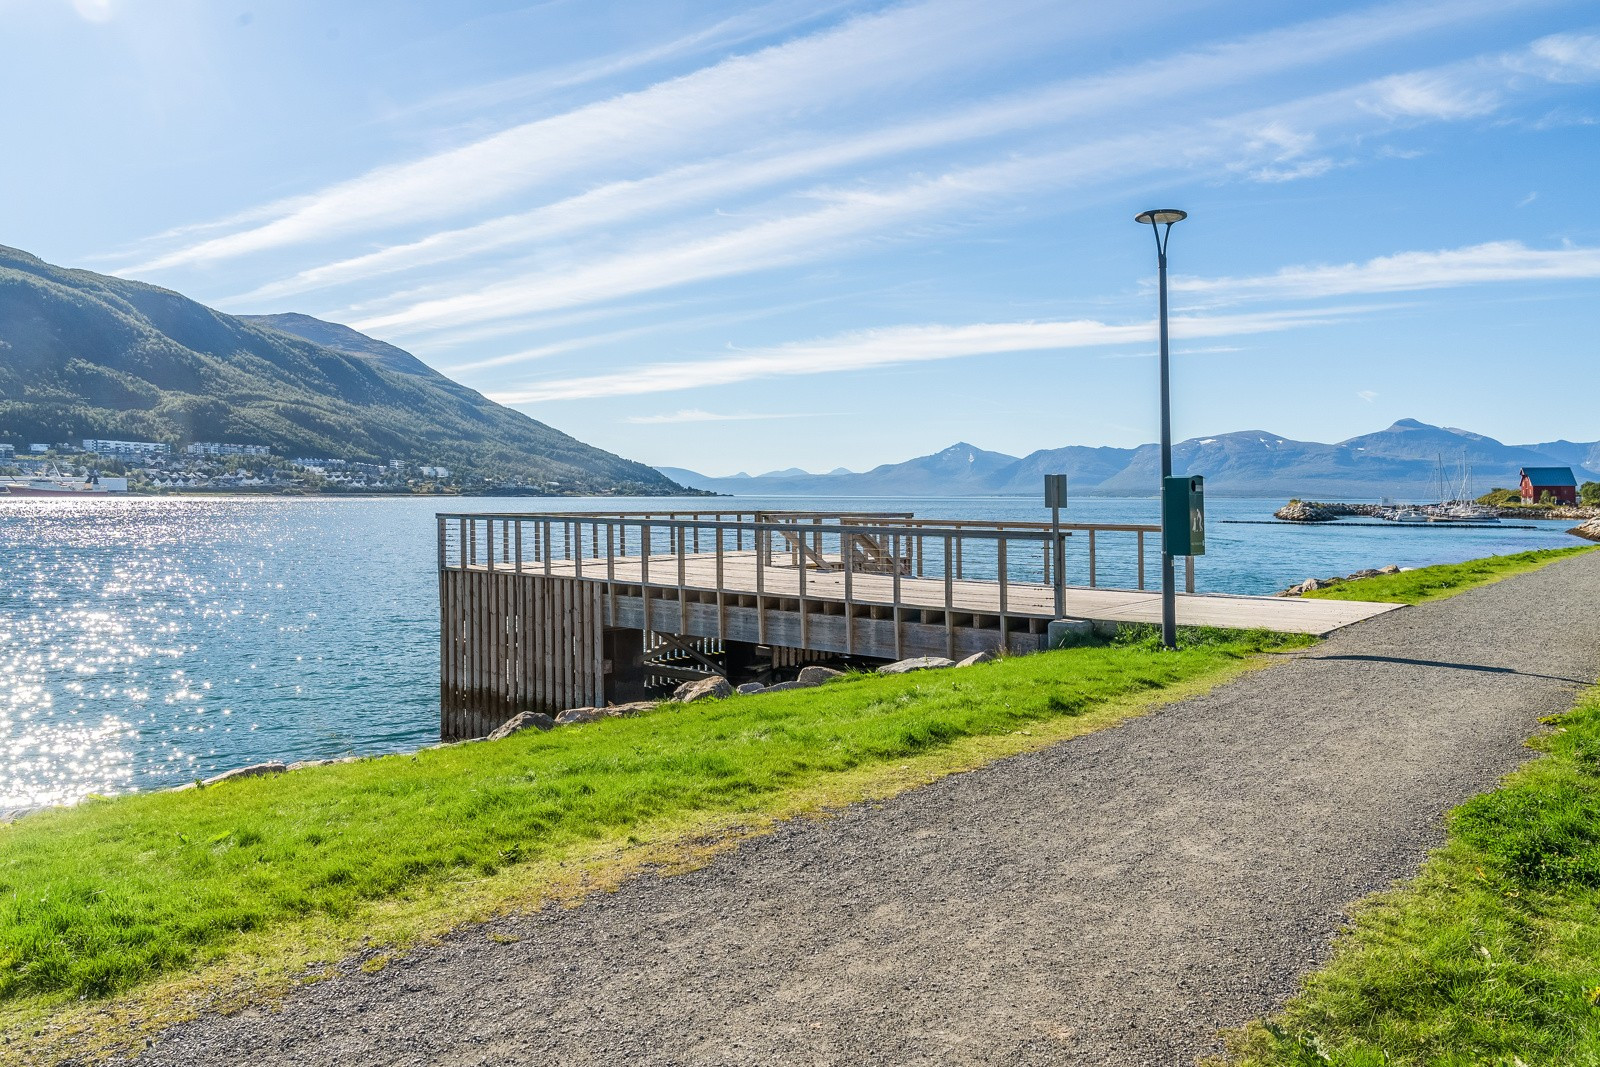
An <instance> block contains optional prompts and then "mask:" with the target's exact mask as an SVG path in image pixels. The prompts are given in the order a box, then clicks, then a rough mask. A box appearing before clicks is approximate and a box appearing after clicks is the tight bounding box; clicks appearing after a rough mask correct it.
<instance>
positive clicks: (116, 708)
mask: <svg viewBox="0 0 1600 1067" xmlns="http://www.w3.org/2000/svg"><path fill="white" fill-rule="evenodd" d="M1278 503H1280V501H1260V500H1225V499H1213V500H1211V501H1209V502H1208V516H1209V518H1210V528H1209V530H1208V535H1207V536H1208V554H1207V555H1206V557H1205V558H1204V559H1203V560H1201V562H1200V564H1199V566H1198V568H1197V577H1198V581H1197V586H1198V588H1199V590H1200V591H1202V592H1208V591H1209V592H1234V593H1268V592H1272V591H1273V590H1276V589H1281V588H1283V587H1284V586H1286V585H1289V584H1291V583H1293V582H1297V581H1300V580H1301V579H1303V578H1306V577H1310V576H1319V577H1322V576H1327V575H1330V574H1343V573H1348V572H1350V571H1353V570H1357V569H1360V568H1363V567H1375V566H1382V565H1384V564H1388V563H1396V564H1399V565H1401V566H1407V567H1410V566H1422V565H1426V564H1429V563H1440V562H1453V561H1457V560H1462V559H1469V558H1472V557H1476V556H1484V555H1489V554H1493V553H1505V552H1516V551H1522V550H1524V549H1528V548H1548V547H1556V546H1559V545H1564V544H1574V543H1576V542H1575V541H1573V539H1572V538H1570V537H1568V536H1567V535H1566V534H1565V532H1564V531H1565V529H1566V527H1567V526H1568V525H1570V524H1569V523H1561V522H1557V523H1542V524H1539V526H1540V528H1539V529H1536V530H1512V529H1485V530H1452V529H1435V528H1415V527H1400V526H1394V525H1384V526H1381V527H1374V526H1362V527H1353V526H1344V525H1335V526H1320V527H1298V526H1282V525H1270V526H1269V525H1230V524H1227V523H1226V522H1224V521H1222V520H1226V519H1254V520H1260V519H1267V518H1270V516H1271V512H1272V509H1273V508H1274V507H1276V506H1277V505H1278ZM713 507H715V508H719V509H733V508H746V509H748V508H753V507H773V508H780V509H781V508H788V509H794V508H814V509H818V510H829V509H837V508H842V509H847V510H857V511H861V510H867V509H870V508H879V509H882V510H892V511H911V512H915V513H916V514H917V515H919V516H923V517H938V518H1005V519H1034V520H1039V519H1043V518H1046V517H1047V515H1046V513H1045V512H1044V511H1043V509H1042V508H1041V507H1040V506H1039V505H1038V504H1037V503H1036V502H1035V501H1032V500H1023V499H1010V498H1006V499H947V500H928V499H916V500H899V499H897V500H883V501H865V500H859V499H852V500H821V499H806V500H796V499H786V500H776V499H759V500H758V499H729V498H721V499H716V500H709V499H705V498H694V499H680V500H664V499H659V498H656V499H651V500H623V499H617V498H607V499H562V500H505V499H484V500H458V499H439V498H405V499H352V500H330V499H303V498H302V499H291V498H260V499H252V498H237V497H236V498H218V499H184V498H161V499H155V498H144V499H126V500H96V501H74V500H15V501H0V753H3V754H4V757H5V758H4V760H3V761H0V810H5V809H11V808H21V807H31V806H36V805H41V804H50V803H60V802H70V801H73V800H77V799H80V798H82V797H83V796H85V795H87V794H91V793H104V794H110V793H121V792H128V791H133V790H148V789H157V788H162V787H165V786H171V785H176V784H181V783H183V782H186V781H192V780H193V779H195V778H199V777H204V776H206V775H210V774H213V773H216V772H218V771H221V770H226V769H229V768H232V767H238V766H243V765H246V764H250V763H255V762H260V761H262V760H266V759H273V758H276V759H283V760H286V761H292V760H296V759H314V758H320V757H327V756H338V755H345V754H350V753H382V752H395V751H403V750H407V749H414V748H416V747H418V746H421V745H426V744H430V743H432V742H434V741H436V740H437V739H438V728H439V727H438V673H437V672H438V619H437V602H436V596H437V587H436V584H435V579H434V567H435V546H434V530H435V524H434V518H433V516H434V513H435V512H437V511H440V510H447V511H480V512H481V511H488V512H498V511H523V512H526V511H583V510H598V509H606V510H627V509H634V508H651V509H656V510H667V509H674V508H678V509H694V508H713ZM1064 519H1066V520H1067V521H1074V522H1154V521H1156V519H1157V508H1156V502H1155V501H1154V500H1110V499H1094V498H1081V499H1076V500H1074V501H1073V502H1072V505H1071V507H1070V508H1069V510H1068V513H1067V514H1066V515H1065V516H1064ZM1122 536H1123V537H1128V536H1129V535H1122ZM1072 547H1073V555H1072V558H1071V559H1070V560H1069V570H1068V574H1069V580H1076V581H1081V576H1082V574H1083V568H1084V566H1085V564H1086V561H1085V559H1084V552H1085V550H1086V545H1085V544H1084V543H1083V539H1082V538H1081V537H1080V538H1078V539H1076V540H1075V542H1072ZM1151 551H1152V553H1153V552H1154V544H1152V545H1151ZM1153 559H1154V557H1153V555H1152V560H1153ZM1100 568H1101V580H1102V581H1112V582H1116V581H1118V580H1121V581H1127V580H1129V579H1130V578H1131V568H1132V550H1131V542H1124V543H1122V544H1120V545H1119V543H1118V542H1117V541H1116V540H1114V539H1113V537H1112V536H1111V535H1107V536H1106V538H1105V540H1103V541H1102V542H1101V545H1100ZM1149 577H1150V580H1151V581H1152V582H1154V581H1155V578H1156V571H1155V567H1154V563H1153V562H1152V564H1151V570H1150V572H1149Z"/></svg>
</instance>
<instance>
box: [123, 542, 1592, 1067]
mask: <svg viewBox="0 0 1600 1067" xmlns="http://www.w3.org/2000/svg"><path fill="white" fill-rule="evenodd" d="M1596 603H1600V555H1585V556H1578V557H1574V558H1572V559H1570V560H1565V561H1562V562H1559V563H1556V564H1553V565H1551V566H1549V567H1546V568H1544V569H1543V570H1540V571H1536V572H1533V573H1530V574H1525V575H1520V576H1518V577H1514V578H1510V579H1507V580H1506V581H1503V582H1500V583H1497V584H1495V585H1490V586H1485V587H1483V588H1481V589H1478V590H1475V591H1473V592H1471V593H1467V594H1464V595H1462V596H1459V597H1456V598H1454V599H1451V600H1446V601H1441V602H1438V603H1434V604H1426V605H1422V606H1419V607H1414V608H1410V609H1407V610H1405V611H1401V612H1394V613H1392V614H1389V615H1385V616H1382V617H1380V618H1377V619H1374V620H1371V621H1369V622H1366V623H1363V624H1360V625H1358V626H1355V627H1352V628H1350V629H1348V630H1345V631H1342V632H1340V633H1337V634H1335V635H1334V636H1333V637H1332V638H1331V639H1330V640H1329V641H1328V642H1327V643H1326V644H1325V645H1323V646H1322V649H1321V651H1323V652H1324V653H1326V654H1323V655H1313V656H1302V657H1296V658H1291V659H1286V660H1284V661H1282V662H1280V663H1278V664H1277V665H1275V666H1273V667H1272V668H1270V669H1268V670H1264V671H1259V672H1256V673H1254V674H1251V675H1247V676H1245V677H1243V678H1241V679H1239V680H1238V681H1236V682H1234V683H1232V684H1230V685H1227V686H1225V687H1223V688H1221V689H1219V690H1217V691H1216V692H1215V693H1213V694H1211V695H1210V696H1207V697H1203V698H1200V699H1195V700H1190V701H1185V702H1183V703H1181V704H1175V705H1172V706H1171V707H1168V708H1166V709H1165V710H1163V711H1160V712H1158V713H1156V714H1153V715H1150V716H1148V717H1145V718H1141V719H1136V720H1133V721H1131V722H1128V723H1126V724H1124V725H1122V726H1120V727H1117V728H1114V729H1109V730H1104V731H1101V732H1099V733H1095V734H1091V735H1088V736H1086V737H1082V738H1079V739H1076V740H1074V741H1071V742H1068V743H1065V744H1062V745H1058V746H1056V747H1054V748H1051V749H1047V750H1044V751H1041V752H1035V753H1032V754H1029V755H1025V756H1018V757H1013V758H1011V759H1007V760H1004V761H1001V762H999V763H996V764H994V765H992V766H990V767H988V768H985V769H983V770H980V771H975V772H972V773H969V774H962V775H956V776H953V777H950V778H947V779H944V780H942V781H940V782H937V783H934V784H933V785H930V786H927V787H925V788H922V789H918V790H915V791H913V792H910V793H906V794H903V795H902V796H900V797H898V798H896V799H894V800H892V801H889V802H886V803H883V804H874V805H862V806H857V807H853V808H850V809H848V810H846V811H844V812H842V813H839V814H838V815H837V816H836V817H834V818H830V819H823V820H813V819H804V820H795V821H793V822H791V823H788V824H785V825H784V826H782V827H780V828H779V829H778V830H777V831H776V832H774V833H772V834H771V835H769V836H766V837H762V838H758V839H755V840H752V841H750V842H748V843H746V844H745V845H744V846H743V847H742V848H740V849H739V850H738V851H737V852H734V853H730V854H727V855H724V856H722V857H720V858H718V859H717V860H715V861H714V862H712V863H711V864H710V865H708V866H707V867H705V868H703V869H701V870H698V871H695V872H692V873H689V874H684V875H681V876H678V877H674V878H670V879H659V878H648V879H643V880H640V881H637V882H634V883H630V884H628V885H626V886H624V887H622V888H621V889H620V890H618V891H617V892H615V893H613V894H603V895H594V896H591V897H590V898H589V899H588V900H586V901H585V902H584V903H583V904H582V905H581V906H580V907H577V908H574V909H571V910H565V909H559V908H552V909H549V910H547V911H545V912H541V913H539V914H536V915H532V916H528V917H525V918H518V919H513V920H506V921H503V922H499V923H496V924H495V925H494V927H493V928H492V929H491V930H485V929H483V928H476V929H469V930H463V931H461V932H460V933H458V934H457V935H454V936H453V937H451V938H449V939H447V940H446V941H445V942H444V943H443V944H441V945H438V946H435V947H433V948H428V949H425V950H421V951H418V952H417V953H415V954H414V955H412V956H410V957H408V958H406V959H404V960H401V961H399V962H397V963H395V964H393V965H391V966H390V967H388V968H387V969H385V970H384V971H382V972H381V973H378V974H375V975H362V974H359V973H351V974H350V975H349V976H348V977H344V978H340V979H336V980H331V981H327V982H323V983H320V984H317V985H314V986H311V987H308V988H305V989H303V990H300V991H298V992H297V993H296V994H295V995H293V996H292V997H291V998H289V1000H288V1001H287V1002H285V1004H284V1005H283V1006H282V1010H281V1011H276V1012H251V1013H247V1014H245V1015H241V1016H237V1017H233V1018H226V1019H224V1018H207V1019H204V1020H201V1021H200V1022H198V1023H195V1024H192V1025H189V1026H185V1027H182V1028H179V1029H177V1030H174V1031H171V1032H169V1033H168V1034H166V1035H165V1036H164V1037H163V1038H162V1039H161V1040H160V1041H159V1042H157V1044H156V1046H155V1047H154V1048H153V1049H150V1050H148V1051H147V1052H146V1053H145V1054H144V1056H143V1057H142V1058H141V1060H140V1062H142V1063H143V1064H146V1065H148V1067H154V1065H158V1064H160V1065H169V1064H170V1065H183V1067H196V1065H201V1064H232V1063H241V1062H248V1063H251V1064H253V1065H269V1064H284V1065H287V1064H294V1065H296V1067H300V1065H312V1064H363V1065H368V1064H408V1065H409V1064H416V1065H421V1064H429V1065H434V1064H437V1065H466V1064H511V1063H560V1064H578V1065H584V1064H596V1065H598V1064H608V1065H609V1064H618V1063H628V1064H630V1065H646V1064H648V1065H655V1064H663V1065H664V1064H762V1065H766V1064H824V1063H852V1064H855V1063H885V1064H923V1063H927V1064H935V1063H937V1064H1119V1065H1132V1064H1139V1065H1147V1064H1179V1063H1187V1062H1191V1061H1192V1060H1193V1059H1194V1057H1195V1056H1197V1055H1199V1054H1203V1053H1206V1052H1209V1051H1212V1050H1213V1049H1214V1046H1215V1034H1216V1031H1217V1029H1218V1028H1219V1027H1224V1026H1235V1025H1238V1024H1240V1023H1242V1022H1244V1021H1246V1020H1247V1019H1250V1018H1252V1017H1255V1016H1258V1015H1260V1014H1263V1013H1265V1012H1267V1011H1269V1010H1271V1009H1272V1007H1273V1006H1274V1005H1275V1004H1276V1003H1278V1002H1279V1001H1280V1000H1281V999H1282V998H1284V997H1286V996H1287V995H1288V994H1290V993H1291V992H1292V991H1293V990H1294V989H1295V987H1296V984H1297V982H1298V980H1299V978H1300V976H1301V975H1303V974H1304V973H1305V972H1307V971H1308V970H1310V969H1312V968H1314V967H1316V966H1317V965H1318V964H1319V963H1320V962H1321V960H1322V959H1323V958H1324V956H1325V954H1326V952H1327V947H1328V939H1329V937H1330V936H1331V935H1332V934H1333V933H1334V932H1335V931H1336V930H1337V929H1338V928H1339V926H1340V925H1341V922H1342V916H1343V912H1344V908H1345V907H1346V905H1347V903H1348V902H1350V901H1353V900H1356V899H1358V898H1360V897H1362V896H1364V895H1366V894H1367V893H1370V892H1372V891H1373V890H1376V889H1381V888H1383V887H1385V886H1388V885H1389V884H1390V883H1391V882H1392V881H1393V880H1394V879H1397V878H1402V877H1405V876H1407V875H1409V874H1411V873H1413V872H1414V871H1415V870H1416V869H1417V866H1418V864H1419V863H1420V861H1421V860H1422V857H1423V855H1424V853H1425V851H1426V850H1427V849H1428V848H1429V847H1431V846H1433V845H1434V844H1436V843H1437V842H1438V841H1439V840H1440V839H1441V836H1442V828H1441V822H1440V816H1441V815H1442V814H1443V813H1444V812H1445V811H1446V810H1448V809H1449V808H1450V807H1452V806H1454V805H1455V804H1457V803H1459V802H1461V801H1462V800H1463V799H1465V798H1466V797H1468V796H1470V795H1472V794H1473V793H1477V792H1480V791H1482V790H1485V789H1488V788H1491V787H1492V786H1493V785H1494V783H1495V781H1496V779H1498V778H1499V777H1500V776H1501V775H1502V774H1504V773H1505V772H1506V771H1508V770H1510V769H1511V768H1513V767H1514V766H1516V765H1517V764H1518V763H1520V762H1521V761H1522V760H1524V759H1526V758H1528V756H1529V755H1530V752H1529V750H1527V749H1526V748H1524V747H1523V744H1522V742H1523V740H1524V739H1525V738H1526V737H1527V736H1528V735H1529V733H1530V732H1532V731H1533V730H1535V729H1537V720H1538V718H1539V717H1540V716H1542V715H1549V714H1552V713H1555V712H1559V711H1563V710H1565V709H1566V708H1568V707H1570V706H1571V704H1572V703H1573V701H1574V698H1575V694H1576V692H1577V691H1578V689H1579V687H1580V686H1581V685H1582V684H1584V683H1583V682H1582V681H1580V680H1581V679H1592V678H1594V677H1595V674H1596V671H1597V670H1600V612H1595V611H1593V610H1592V606H1593V605H1594V604H1596ZM1535 672H1538V673H1535ZM491 934H492V935H493V936H492V939H491V937H489V936H486V935H491Z"/></svg>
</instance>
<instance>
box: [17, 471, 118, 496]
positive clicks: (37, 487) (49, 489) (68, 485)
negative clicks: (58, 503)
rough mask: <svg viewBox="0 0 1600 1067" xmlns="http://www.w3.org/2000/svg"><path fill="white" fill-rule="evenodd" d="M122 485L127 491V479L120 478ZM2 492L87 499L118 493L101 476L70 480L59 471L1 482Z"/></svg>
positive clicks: (18, 494) (92, 475)
mask: <svg viewBox="0 0 1600 1067" xmlns="http://www.w3.org/2000/svg"><path fill="white" fill-rule="evenodd" d="M116 480H117V481H118V482H120V483H122V484H121V486H120V487H119V488H120V490H121V491H124V492H126V490H127V479H125V478H118V479H116ZM0 491H3V492H4V493H5V494H6V495H7V496H24V497H41V496H53V497H86V496H107V495H109V494H111V493H113V492H116V491H118V490H117V489H114V488H113V487H111V486H109V485H106V484H104V483H103V482H102V481H101V480H100V477H99V475H94V474H91V475H89V476H88V477H86V478H68V477H66V476H65V475H63V474H62V473H61V472H60V471H58V470H52V471H49V472H47V473H46V474H44V475H43V476H42V477H38V478H13V479H11V480H10V481H8V482H0Z"/></svg>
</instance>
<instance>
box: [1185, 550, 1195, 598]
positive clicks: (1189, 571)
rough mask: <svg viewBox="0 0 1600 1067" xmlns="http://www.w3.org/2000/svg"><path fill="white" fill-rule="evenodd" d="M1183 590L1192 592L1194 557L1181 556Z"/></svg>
mask: <svg viewBox="0 0 1600 1067" xmlns="http://www.w3.org/2000/svg"><path fill="white" fill-rule="evenodd" d="M1183 591H1184V592H1185V593H1192V592H1194V557H1193V556H1184V557H1183Z"/></svg>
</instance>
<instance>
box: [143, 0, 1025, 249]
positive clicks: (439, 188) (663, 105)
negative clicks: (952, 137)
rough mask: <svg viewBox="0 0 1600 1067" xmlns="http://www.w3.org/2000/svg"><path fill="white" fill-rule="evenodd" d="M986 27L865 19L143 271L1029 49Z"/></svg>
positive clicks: (460, 196)
mask: <svg viewBox="0 0 1600 1067" xmlns="http://www.w3.org/2000/svg"><path fill="white" fill-rule="evenodd" d="M1036 6H1044V0H1021V7H1022V8H1024V10H1023V11H1021V12H1017V13H1014V14H1013V17H1010V18H1005V19H995V18H993V17H991V15H990V14H989V13H988V12H987V10H986V6H985V5H984V4H983V3H981V2H980V0H926V2H924V3H920V4H914V5H907V6H903V7H898V8H893V9H890V10H889V11H887V12H884V13H881V14H874V15H864V16H860V17H857V18H854V19H851V20H849V21H847V22H845V23H844V24H843V25H841V26H839V27H836V28H833V29H830V30H827V31H824V32H820V33H816V34H812V35H809V36H806V37H802V38H799V39H797V40H795V41H791V42H787V43H785V44H780V45H775V46H773V47H771V48H767V49H763V50H761V51H759V52H756V53H754V54H752V55H747V56H735V57H732V58H730V59H727V60H724V61H722V62H720V63H717V64H716V65H714V66H711V67H706V68H704V69H702V70H699V71H696V72H694V73H692V74H688V75H684V76H683V77H680V78H675V79H672V80H670V81H666V82H661V83H659V84H657V85H654V86H651V87H650V88H648V89H645V90H641V91H639V92H634V93H627V94H624V95H622V96H618V97H614V98H612V99H610V100H604V101H600V102H598V103H593V104H589V105H587V106H585V107H581V108H578V109H576V110H573V111H569V112H566V113H563V114H561V115H556V116H552V117H550V118H545V119H540V120H537V121H534V122H528V123H523V124H521V125H518V126H513V127H511V128H509V129H507V130H503V131H501V132H500V133H497V134H494V135H492V136H489V137H485V138H482V139H480V140H478V141H475V142H472V143H470V144H466V145H462V146H460V147H458V148H453V149H450V150H447V151H443V152H438V153H435V154H433V155H430V156H427V157H424V158H421V159H417V160H413V161H410V162H406V163H397V164H392V165H390V166H385V167H380V168H377V169H375V170H372V171H369V172H368V173H366V174H364V175H361V176H359V177H357V178H353V179H350V180H348V181H345V182H341V183H339V184H336V185H333V186H330V187H328V188H326V189H323V190H321V191H320V192H317V193H314V194H310V195H307V196H302V197H295V198H291V199H287V200H284V201H281V202H279V203H278V204H277V205H275V206H274V210H275V213H276V216H277V217H275V218H273V219H272V220H271V221H269V222H266V223H263V224H261V225H256V226H252V227H250V228H247V229H243V230H240V231H238V232H235V233H231V234H224V235H222V236H218V237H214V238H210V239H207V240H204V241H201V242H198V243H195V244H191V245H188V246H185V247H182V248H178V249H175V250H172V251H168V252H166V253H163V254H160V255H157V256H155V257H154V258H151V259H149V260H147V261H146V262H144V263H142V264H139V265H138V266H137V267H132V268H129V269H130V270H133V271H138V272H150V271H157V270H163V269H167V268H171V267H176V266H182V265H194V264H204V263H210V262H215V261H218V260H223V259H229V258H233V257H237V256H243V255H248V254H251V253H256V252H263V251H268V250H271V249H278V248H284V247H288V246H293V245H300V244H307V243H320V242H323V241H326V240H328V239H330V238H334V237H339V236H348V235H351V234H356V233H362V232H367V231H370V230H373V229H376V228H382V227H387V226H393V225H399V224H414V223H415V222H417V221H419V220H430V219H440V218H445V217H449V216H451V215H456V214H459V213H461V212H462V211H463V210H466V209H468V208H470V207H474V206H479V205H487V204H492V203H494V202H496V201H498V200H501V199H502V198H504V197H506V196H508V195H510V194H512V193H516V192H519V191H522V190H526V189H530V188H533V187H536V186H538V185H540V184H542V183H546V182H549V181H552V180H554V179H557V178H562V177H570V176H572V175H574V174H575V173H578V172H580V171H590V172H592V171H593V169H594V168H595V167H596V166H597V165H599V164H607V163H617V162H618V161H631V160H636V159H640V158H648V157H650V156H652V155H656V154H658V153H661V152H668V151H671V150H673V149H675V148H676V147H678V146H680V145H682V144H684V143H694V142H697V141H698V142H702V143H712V142H727V141H729V140H731V141H732V142H734V143H738V142H739V141H741V140H743V139H745V137H746V135H747V134H748V132H749V131H750V129H751V128H752V127H753V126H754V127H759V126H760V123H761V119H762V117H763V116H767V115H771V114H775V113H784V112H788V111H790V110H792V109H793V108H794V106H795V104H796V102H797V101H805V102H806V103H807V104H808V105H809V106H811V107H823V106H826V105H828V104H830V103H834V102H837V101H839V100H841V99H842V98H858V97H860V96H861V95H862V94H866V93H871V92H874V91H880V92H887V91H889V90H891V89H895V88H899V87H903V86H906V85H912V84H916V83H917V82H918V81H919V80H921V79H924V78H928V77H931V76H934V75H936V74H938V73H940V72H942V71H948V70H950V69H952V68H956V67H961V66H964V65H968V64H976V63H979V62H981V61H983V60H985V59H988V58H992V57H999V56H1003V55H1005V54H1007V53H1010V52H1014V51H1016V50H1017V49H1019V48H1024V47H1025V46H1026V45H1027V44H1028V42H1029V38H1030V29H1029V27H1030V25H1031V19H1030V18H1029V17H1027V16H1028V15H1029V14H1030V12H1029V11H1027V10H1026V9H1028V8H1032V7H1036Z"/></svg>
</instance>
